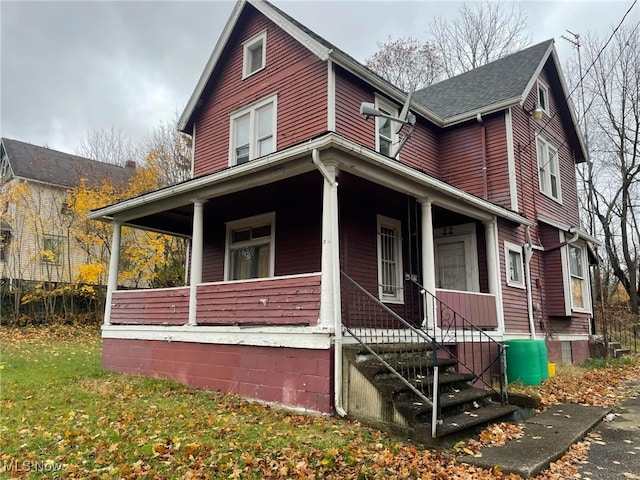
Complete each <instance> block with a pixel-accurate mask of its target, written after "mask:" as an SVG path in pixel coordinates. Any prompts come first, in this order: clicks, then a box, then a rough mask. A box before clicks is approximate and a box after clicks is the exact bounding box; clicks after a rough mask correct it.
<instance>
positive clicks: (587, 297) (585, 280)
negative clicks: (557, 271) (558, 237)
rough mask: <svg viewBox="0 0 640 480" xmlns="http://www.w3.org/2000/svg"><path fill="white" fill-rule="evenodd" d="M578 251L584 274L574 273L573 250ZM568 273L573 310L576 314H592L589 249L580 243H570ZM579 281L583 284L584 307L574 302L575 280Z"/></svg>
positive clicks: (568, 246)
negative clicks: (572, 264) (572, 266)
mask: <svg viewBox="0 0 640 480" xmlns="http://www.w3.org/2000/svg"><path fill="white" fill-rule="evenodd" d="M574 248H575V249H576V250H578V251H580V256H581V262H582V272H574V271H573V269H572V268H571V263H572V262H571V250H572V249H574ZM567 263H568V264H567V271H568V273H569V275H568V277H569V294H570V297H571V310H573V311H576V312H587V313H589V312H591V294H590V289H591V285H590V282H589V270H588V268H589V266H588V256H587V249H586V248H585V245H584V244H580V243H570V244H569V245H567ZM574 278H576V279H579V280H580V281H581V283H582V304H583V306H582V307H581V306H578V305H576V304H575V302H574V301H573V279H574Z"/></svg>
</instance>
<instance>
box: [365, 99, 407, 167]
mask: <svg viewBox="0 0 640 480" xmlns="http://www.w3.org/2000/svg"><path fill="white" fill-rule="evenodd" d="M412 96H413V88H412V89H411V91H410V92H409V95H407V99H406V100H405V102H404V105H403V106H402V110H401V111H400V116H398V117H397V118H396V117H392V116H391V115H387V114H386V113H384V112H382V111H380V110H378V109H377V108H376V106H375V104H373V103H369V102H362V103H361V104H360V113H361V114H362V115H364V119H365V120H369V117H381V118H387V119H389V120H391V121H392V122H395V127H393V133H395V134H396V135H398V134H399V133H400V131H401V130H402V128H403V127H404V126H405V125H409V130H408V131H407V133H406V134H405V135H404V136H403V137H402V140H400V142H399V143H398V148H396V150H395V152H393V155H390V156H391V157H392V158H395V157H397V156H398V153H400V150H402V147H404V144H405V143H407V140H409V138H410V137H411V134H412V133H413V130H414V128H415V125H416V116H415V115H414V114H413V113H412V112H410V111H409V108H410V106H411V97H412Z"/></svg>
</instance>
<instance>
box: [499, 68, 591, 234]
mask: <svg viewBox="0 0 640 480" xmlns="http://www.w3.org/2000/svg"><path fill="white" fill-rule="evenodd" d="M540 78H542V79H543V80H544V81H545V82H546V83H547V85H549V86H550V87H551V88H550V90H549V105H550V111H551V114H552V115H554V113H555V112H557V99H556V97H555V95H554V87H553V86H552V85H550V82H549V81H548V80H549V76H548V75H547V72H546V70H543V72H542V73H541V77H540ZM559 91H560V90H558V92H559ZM537 95H538V93H537V84H534V88H532V89H531V92H530V93H529V96H528V97H527V99H526V100H525V103H524V105H525V107H530V106H531V105H533V103H534V101H536V100H537V98H538V96H537ZM511 111H512V118H513V133H514V156H515V164H516V174H517V178H518V181H517V186H518V208H519V209H520V211H522V212H523V213H524V214H525V215H527V216H528V217H529V218H535V216H536V214H543V215H545V216H547V217H550V218H555V219H557V220H559V221H562V222H564V223H568V224H569V225H573V226H577V225H579V212H578V194H577V188H576V171H575V162H574V160H573V158H574V153H573V151H572V150H571V149H570V148H569V140H568V137H567V135H568V130H567V127H566V125H565V123H564V122H563V119H562V118H561V116H559V115H554V116H553V117H552V118H550V117H549V116H547V115H544V116H543V118H542V120H539V121H535V120H533V119H532V118H531V117H530V116H529V114H528V113H527V112H525V111H524V110H523V109H522V108H517V107H514V108H512V109H511ZM543 128H544V131H543V132H541V133H540V135H541V137H543V138H544V139H546V140H547V141H548V142H549V143H550V144H551V145H552V146H554V147H555V148H557V149H558V155H559V166H560V188H561V192H562V204H559V203H558V202H556V201H555V200H553V199H551V198H549V197H547V196H545V195H543V194H541V193H540V189H539V182H538V162H537V158H536V139H535V138H536V133H538V132H540V131H541V130H542V129H543Z"/></svg>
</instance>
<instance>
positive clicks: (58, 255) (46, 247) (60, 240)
mask: <svg viewBox="0 0 640 480" xmlns="http://www.w3.org/2000/svg"><path fill="white" fill-rule="evenodd" d="M63 252H64V237H60V236H58V235H45V236H44V237H43V238H42V250H41V251H40V255H41V256H42V263H51V264H54V265H60V264H61V263H62V254H63Z"/></svg>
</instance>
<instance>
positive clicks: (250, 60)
mask: <svg viewBox="0 0 640 480" xmlns="http://www.w3.org/2000/svg"><path fill="white" fill-rule="evenodd" d="M242 52H243V53H242V58H243V60H242V78H243V79H245V78H247V77H250V76H251V75H253V74H254V73H257V72H259V71H260V70H262V69H263V68H264V67H265V64H266V54H267V31H266V30H263V31H262V32H260V33H258V34H257V35H255V36H253V37H251V38H250V39H249V40H247V41H245V42H244V43H243V44H242Z"/></svg>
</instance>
